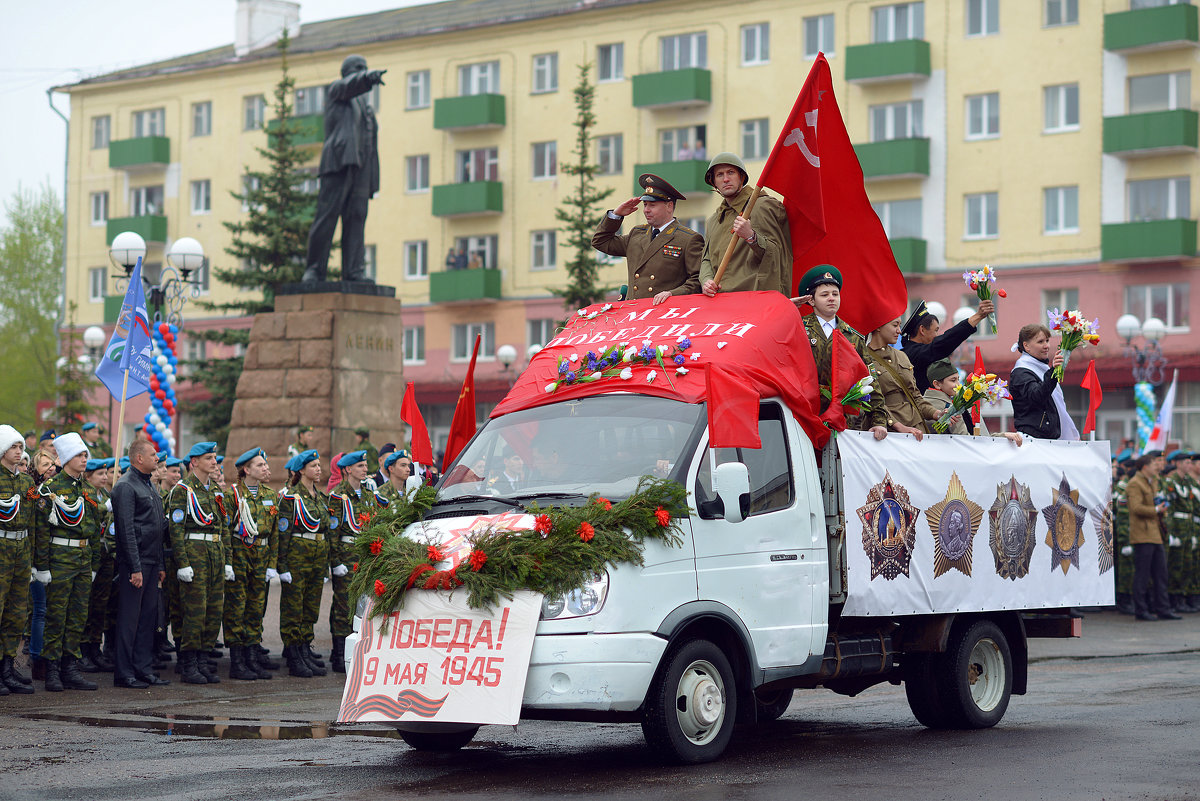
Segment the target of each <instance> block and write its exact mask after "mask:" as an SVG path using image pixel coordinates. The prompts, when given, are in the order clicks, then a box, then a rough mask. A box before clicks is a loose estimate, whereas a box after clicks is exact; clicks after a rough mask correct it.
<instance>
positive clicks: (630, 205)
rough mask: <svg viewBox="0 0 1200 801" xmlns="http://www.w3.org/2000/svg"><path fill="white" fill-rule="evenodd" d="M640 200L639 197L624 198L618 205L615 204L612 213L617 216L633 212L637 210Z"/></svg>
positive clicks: (624, 215)
mask: <svg viewBox="0 0 1200 801" xmlns="http://www.w3.org/2000/svg"><path fill="white" fill-rule="evenodd" d="M641 202H642V201H641V200H640V199H639V198H636V197H631V198H629V200H626V201H625V202H624V203H622V204H621V205H620V206H617V207H616V208H615V209H613V214H615V215H617V216H618V217H628V216H629V215H630V214H633V213H634V212H635V211H637V208H638V204H639V203H641Z"/></svg>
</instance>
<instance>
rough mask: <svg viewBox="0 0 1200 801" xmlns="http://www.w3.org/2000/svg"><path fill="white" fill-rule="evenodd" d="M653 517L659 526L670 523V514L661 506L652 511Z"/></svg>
mask: <svg viewBox="0 0 1200 801" xmlns="http://www.w3.org/2000/svg"><path fill="white" fill-rule="evenodd" d="M654 517H655V519H656V520H658V524H659V525H660V526H666V525H670V523H671V513H670V512H668V511H667V510H666V509H664V508H662V507H661V506H660V507H658V508H657V509H655V510H654Z"/></svg>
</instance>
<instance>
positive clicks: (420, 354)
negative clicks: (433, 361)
mask: <svg viewBox="0 0 1200 801" xmlns="http://www.w3.org/2000/svg"><path fill="white" fill-rule="evenodd" d="M404 363H405V364H424V363H425V326H423V325H414V326H411V327H408V328H405V329H404Z"/></svg>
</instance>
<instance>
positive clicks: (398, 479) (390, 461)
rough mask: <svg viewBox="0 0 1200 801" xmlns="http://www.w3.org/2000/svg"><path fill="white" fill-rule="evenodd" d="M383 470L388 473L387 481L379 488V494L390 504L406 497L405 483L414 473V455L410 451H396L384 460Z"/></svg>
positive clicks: (385, 504)
mask: <svg viewBox="0 0 1200 801" xmlns="http://www.w3.org/2000/svg"><path fill="white" fill-rule="evenodd" d="M383 470H384V472H385V473H386V474H387V477H388V480H387V482H386V483H385V484H384V485H383V486H382V487H380V488H379V494H380V495H382V496H383V498H384V500H385V501H386V503H383V504H380V505H381V506H387V505H390V504H392V503H394V502H396V501H398V500H400V499H401V498H403V497H404V493H405V483H406V482H407V481H408V477H409V476H411V475H412V457H411V456H410V455H409V453H408V451H403V450H401V451H394V452H392V453H389V454H388V455H387V458H386V459H384V460H383Z"/></svg>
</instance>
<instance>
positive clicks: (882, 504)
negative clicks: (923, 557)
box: [857, 471, 921, 581]
mask: <svg viewBox="0 0 1200 801" xmlns="http://www.w3.org/2000/svg"><path fill="white" fill-rule="evenodd" d="M857 511H858V518H859V520H861V521H862V524H863V534H862V541H863V550H864V551H866V553H867V558H868V559H870V560H871V579H872V580H874V579H875V577H876V576H883V577H884V578H885V579H888V580H889V581H890V580H891V579H894V578H896V576H898V575H900V574H902V573H903V574H904V575H905V576H907V575H909V573H908V568H909V564H910V562H911V561H912V552H913V546H914V545H915V544H916V525H917V516H918V515H919V514H921V510H920V509H918V508H916V507H915V506H913V505H912V504H911V503H909V502H908V490H906V489H905V488H904V487H902V486H900V485H899V484H896V483H894V482H893V481H892V477H891V475H890V474H889V473H888V472H886V471H885V472H884V474H883V481H881V482H880V483H878V484H876V485H875V486H873V487H871V489H870V491H869V492H868V493H867V503H866V505H865V506H863V507H861V508H859V509H858V510H857Z"/></svg>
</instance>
